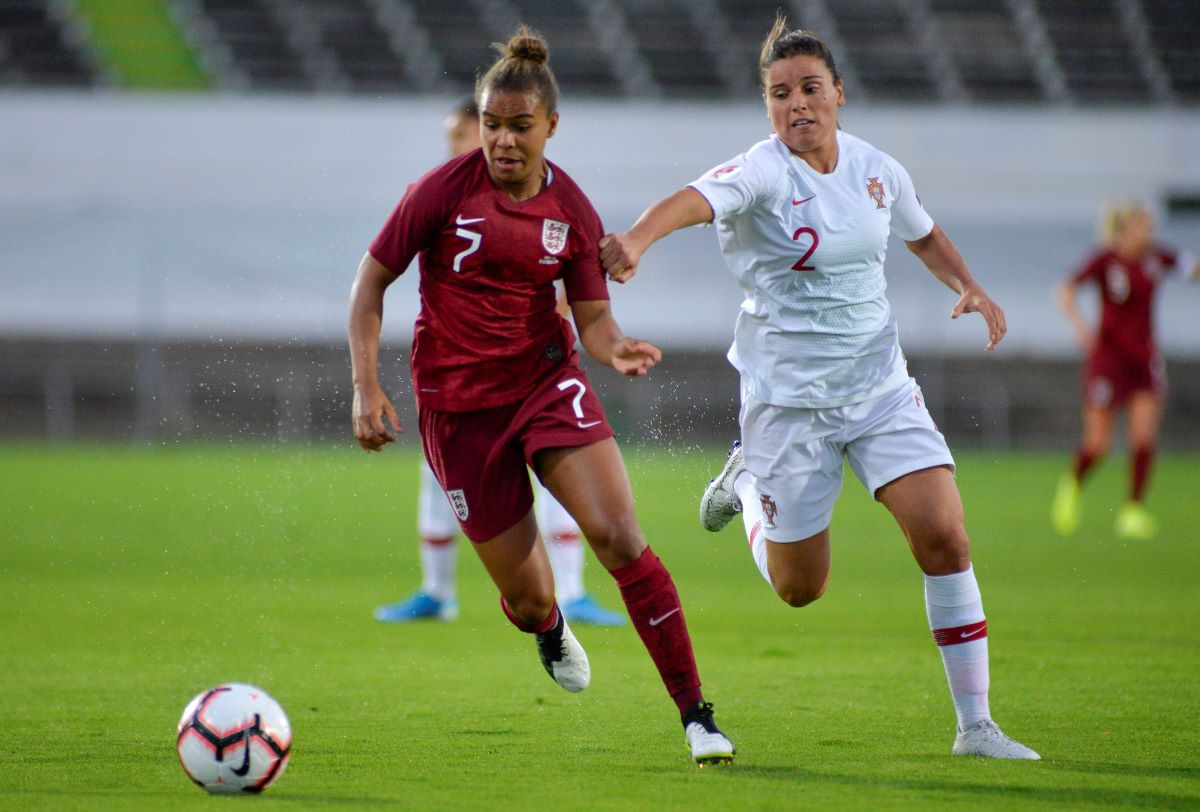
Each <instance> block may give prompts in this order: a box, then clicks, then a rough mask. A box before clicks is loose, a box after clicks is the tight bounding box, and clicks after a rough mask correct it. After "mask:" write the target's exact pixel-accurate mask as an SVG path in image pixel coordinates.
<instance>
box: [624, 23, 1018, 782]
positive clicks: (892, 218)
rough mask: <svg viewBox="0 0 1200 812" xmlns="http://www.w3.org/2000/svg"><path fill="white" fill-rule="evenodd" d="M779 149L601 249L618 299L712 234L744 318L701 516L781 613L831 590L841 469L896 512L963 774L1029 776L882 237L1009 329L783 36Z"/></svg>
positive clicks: (774, 81) (971, 308) (810, 56)
mask: <svg viewBox="0 0 1200 812" xmlns="http://www.w3.org/2000/svg"><path fill="white" fill-rule="evenodd" d="M760 67H761V78H762V85H763V97H764V99H765V101H766V106H767V115H768V118H769V119H770V121H771V124H772V126H773V128H774V135H772V136H771V137H770V138H768V139H767V140H765V141H762V142H760V143H758V144H755V145H754V146H753V147H751V148H750V150H749V151H747V152H746V153H744V154H742V155H739V156H737V157H735V158H733V159H731V160H729V161H726V162H724V163H722V164H719V165H718V166H717V167H715V168H714V169H713V170H712V171H710V172H708V173H706V174H705V175H704V176H702V177H701V178H700V179H698V180H697V181H695V182H694V183H692V184H690V185H689V186H688V187H686V188H684V189H682V190H681V191H678V192H676V193H675V194H673V195H671V196H669V197H666V198H664V199H662V200H660V201H658V202H657V203H655V204H654V205H652V206H651V207H650V208H649V209H647V210H646V212H645V213H643V214H642V216H641V217H640V218H639V219H638V221H637V222H636V223H635V224H634V225H633V227H632V228H631V229H630V230H629V231H628V232H627V233H624V234H611V235H609V236H608V237H606V238H605V239H604V240H603V241H602V242H601V246H602V251H601V259H602V261H603V262H604V266H605V270H607V271H608V273H609V274H610V276H611V277H612V278H613V279H615V280H616V281H619V282H623V281H626V280H628V279H629V278H631V277H632V276H633V274H634V272H635V271H636V268H637V264H638V260H639V259H640V258H641V256H642V254H643V253H644V252H645V251H646V250H647V249H648V248H649V247H650V245H652V244H653V243H654V242H655V241H656V240H658V239H660V238H662V237H664V236H666V235H667V234H669V233H671V232H672V231H675V230H676V229H679V228H683V227H685V226H690V225H696V224H700V223H710V222H712V223H716V225H717V236H718V239H719V241H720V245H721V251H722V253H723V254H724V256H725V261H726V263H727V264H728V265H729V268H730V270H731V271H733V273H734V275H735V276H736V277H737V279H738V282H739V284H740V285H741V288H742V293H743V296H744V299H743V301H742V308H741V313H740V315H739V316H738V320H737V326H736V327H735V331H734V336H735V337H734V342H733V347H732V348H731V349H730V351H729V359H730V361H731V362H732V363H733V365H734V366H735V367H736V368H737V369H738V370H739V372H740V373H741V380H742V383H741V389H742V406H741V414H740V422H741V429H742V431H741V433H742V443H743V444H744V445H743V446H739V445H738V444H735V445H734V449H733V450H732V452H731V453H730V456H729V459H728V460H727V462H726V465H725V468H724V469H723V470H722V471H721V473H720V475H719V476H718V477H717V478H716V479H715V480H713V482H712V483H711V484H710V485H709V488H708V490H707V491H706V492H705V494H704V497H703V499H702V501H701V518H702V521H703V522H704V524H705V526H706V527H707V528H708V529H710V530H719V529H721V528H723V527H724V526H725V525H726V524H727V523H728V522H729V521H730V520H731V519H732V518H733V516H735V515H736V514H737V513H738V512H739V511H740V512H742V514H743V518H744V521H745V527H746V532H747V534H748V535H749V538H750V543H751V549H752V551H753V556H754V561H755V563H756V564H757V566H758V569H759V571H760V572H761V573H762V575H763V577H764V578H766V579H767V581H768V582H769V583H770V584H771V585H772V586H773V587H774V589H775V591H776V592H777V593H778V594H779V596H780V597H781V598H782V599H783V600H784V601H785V602H787V603H788V604H789V605H791V606H804V605H806V604H808V603H811V602H812V601H814V600H816V599H817V598H819V597H820V596H821V595H822V593H824V591H825V587H826V584H827V582H828V579H829V567H830V550H829V523H830V519H831V517H832V514H833V507H834V502H835V501H836V500H837V496H838V492H839V491H840V489H841V483H842V460H843V457H848V458H849V460H850V465H851V467H852V468H853V469H854V472H855V474H856V475H857V476H858V478H859V479H860V480H861V481H862V482H863V484H864V485H865V486H866V487H867V489H868V490H869V491H870V492H871V493H872V494H873V495H874V496H875V498H876V499H877V500H878V501H880V502H882V503H883V505H884V506H885V507H886V508H887V509H888V510H889V511H891V513H892V515H893V516H894V517H895V519H896V521H897V523H898V524H899V525H900V528H901V530H903V532H904V535H905V537H906V538H907V539H908V543H909V546H910V547H911V549H912V552H913V555H914V557H915V558H916V560H917V563H918V565H919V566H920V567H921V570H922V571H923V572H924V573H925V603H926V608H927V610H928V616H929V623H930V628H931V630H932V631H933V637H934V640H935V641H936V642H937V644H938V647H939V650H940V652H941V655H942V659H943V662H944V665H945V670H946V675H947V677H948V680H949V684H950V691H951V694H952V696H953V699H954V706H955V709H956V712H957V717H958V732H957V736H956V738H955V742H954V746H953V752H954V754H955V755H977V756H989V757H993V758H1016V759H1037V758H1038V754H1037V753H1035V752H1034V751H1033V750H1031V749H1029V748H1028V747H1025V746H1024V745H1022V744H1019V743H1018V742H1016V741H1013V740H1012V739H1011V738H1009V737H1008V736H1006V735H1004V733H1002V732H1001V730H1000V728H999V727H997V725H996V724H995V722H993V721H992V718H991V713H990V710H989V706H988V683H989V675H988V641H987V621H986V619H985V617H984V613H983V603H982V599H981V597H980V593H979V587H978V585H977V584H976V581H975V574H974V571H973V570H972V567H971V559H970V550H969V541H968V538H967V533H966V530H965V528H964V526H963V509H962V503H961V501H960V499H959V495H958V490H957V487H956V486H955V483H954V476H953V471H954V460H953V458H952V457H951V455H950V451H949V449H948V448H947V446H946V442H945V440H944V439H943V437H942V435H941V434H940V433H939V432H938V430H937V429H936V428H935V427H934V424H933V421H932V419H931V418H930V415H929V412H928V411H927V410H926V408H925V405H924V402H923V400H922V397H921V390H920V388H919V387H918V386H917V384H916V382H915V381H914V380H913V379H912V378H911V377H909V375H908V370H907V367H906V365H905V361H904V356H903V355H902V354H901V352H900V346H899V343H898V340H897V331H896V322H895V319H894V318H893V317H892V314H891V308H890V306H889V305H888V301H887V299H886V298H885V297H884V289H885V287H886V284H885V281H884V275H883V260H884V253H885V251H886V248H887V240H888V233H889V230H890V231H891V232H893V233H895V234H896V235H897V236H898V237H900V238H901V239H903V240H904V241H905V243H906V245H907V246H908V248H909V250H911V251H912V252H913V253H914V254H916V255H917V257H919V258H920V259H921V261H922V262H923V263H924V264H925V265H926V266H927V267H928V268H929V270H930V271H931V272H932V273H933V274H934V276H936V277H937V278H938V279H939V280H941V281H942V282H943V283H944V284H945V285H946V286H947V287H949V288H950V289H951V290H953V291H954V292H955V293H957V294H959V299H958V302H957V304H955V305H954V308H953V310H952V311H951V314H950V315H951V318H958V317H959V316H960V315H962V314H963V313H976V312H977V313H980V314H982V316H983V318H984V320H985V322H986V324H987V331H988V342H987V349H989V350H991V349H993V348H994V347H995V346H996V344H997V343H999V341H1000V340H1001V339H1002V338H1003V337H1004V333H1005V330H1006V325H1005V318H1004V312H1003V311H1002V310H1001V309H1000V307H999V306H998V305H997V304H996V303H995V302H994V301H992V300H991V299H990V298H989V297H988V295H987V294H986V293H985V292H984V290H983V288H982V287H981V286H980V285H979V283H978V282H976V281H975V279H974V278H973V277H972V275H971V272H970V270H969V269H968V268H967V265H966V263H965V262H964V261H963V259H962V257H961V256H960V255H959V253H958V251H957V249H956V248H955V247H954V244H953V243H951V241H950V239H949V238H948V237H947V236H946V234H945V232H943V231H942V230H941V229H940V228H939V227H938V226H937V225H935V224H934V222H933V220H932V219H930V217H929V215H928V214H926V212H925V210H924V209H923V208H922V206H921V203H920V202H919V201H918V199H917V196H916V193H915V191H914V189H913V184H912V181H911V180H910V179H909V176H908V173H907V172H906V171H905V170H904V167H902V166H901V165H900V164H899V163H897V162H896V161H895V160H894V159H893V158H892V157H890V156H889V155H886V154H885V153H883V152H880V151H879V150H878V149H876V148H875V147H873V146H871V145H870V144H868V143H867V142H865V141H863V140H861V139H859V138H856V137H854V136H852V135H849V134H848V133H845V132H842V131H840V130H839V128H838V107H840V106H842V105H843V104H844V103H845V98H844V94H843V89H842V81H841V77H840V76H839V74H838V70H837V67H836V64H835V62H834V58H833V55H832V53H830V51H829V48H828V46H826V44H825V43H824V42H823V41H822V40H821V39H820V37H818V36H817V35H815V34H812V33H810V32H807V31H789V30H788V29H787V26H786V21H785V20H784V19H783V17H782V16H780V17H779V18H778V19H777V20H776V23H775V26H774V28H773V29H772V30H771V33H770V35H769V36H768V37H767V40H766V42H765V43H764V45H763V49H762V53H761V59H760Z"/></svg>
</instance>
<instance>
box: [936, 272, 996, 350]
mask: <svg viewBox="0 0 1200 812" xmlns="http://www.w3.org/2000/svg"><path fill="white" fill-rule="evenodd" d="M963 313H979V314H980V315H982V316H983V320H984V321H985V322H987V328H988V344H987V347H986V348H985V349H987V350H989V351H990V350H994V349H996V345H997V344H999V343H1000V340H1001V339H1002V338H1004V334H1005V333H1007V332H1008V321H1007V319H1005V318H1004V311H1003V310H1002V309H1001V308H1000V305H998V304H996V302H995V301H994V300H993V299H992V297H990V296H988V295H987V293H986V292H985V291H984V289H983V288H981V287H979V286H978V285H973V286H971V287H968V288H967V289H966V290H964V291H963V293H962V296H960V297H959V299H958V304H956V305H954V309H953V310H951V311H950V318H952V319H957V318H958V317H959V316H961V315H962V314H963Z"/></svg>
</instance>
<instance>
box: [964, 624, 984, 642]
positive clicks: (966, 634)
mask: <svg viewBox="0 0 1200 812" xmlns="http://www.w3.org/2000/svg"><path fill="white" fill-rule="evenodd" d="M985 629H987V626H984V627H982V628H979V629H975V630H974V631H969V632H962V633H960V634H959V635H958V637H959V639H960V640H966V639H967V638H968V637H974V636H975V635H977V634H979V633H980V632H982V631H984V630H985Z"/></svg>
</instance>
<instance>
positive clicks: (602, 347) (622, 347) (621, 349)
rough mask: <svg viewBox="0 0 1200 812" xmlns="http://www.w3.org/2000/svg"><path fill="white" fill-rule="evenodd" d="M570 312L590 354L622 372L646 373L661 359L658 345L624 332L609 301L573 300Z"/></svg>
mask: <svg viewBox="0 0 1200 812" xmlns="http://www.w3.org/2000/svg"><path fill="white" fill-rule="evenodd" d="M571 314H572V316H574V318H575V329H576V331H578V333H579V341H580V343H582V344H583V348H584V349H585V350H587V353H588V355H590V356H592V357H593V358H595V359H596V360H597V361H599V362H600V363H602V364H608V365H609V366H610V367H612V368H613V369H615V370H616V371H617V372H620V373H621V374H622V375H630V376H639V375H645V374H646V373H648V372H649V371H650V370H651V369H653V368H654V365H655V364H657V363H658V362H659V361H661V360H662V350H660V349H659V348H658V347H656V346H654V345H653V344H651V343H650V342H649V341H640V340H638V339H636V338H629V337H628V336H626V335H625V334H624V333H622V332H621V328H620V327H618V326H617V322H616V320H615V319H613V316H612V309H611V308H610V307H609V303H608V302H607V301H603V300H600V301H591V302H571Z"/></svg>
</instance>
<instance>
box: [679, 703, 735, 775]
mask: <svg viewBox="0 0 1200 812" xmlns="http://www.w3.org/2000/svg"><path fill="white" fill-rule="evenodd" d="M683 738H684V741H686V742H687V745H688V747H689V748H690V749H691V751H692V760H693V761H695V762H696V764H697V765H699V766H700V767H704V766H707V765H709V764H732V763H733V754H734V753H736V752H737V749H736V748H735V747H734V746H733V742H731V741H730V740H729V738H728V737H727V736H726V735H725V734H724V733H722V732H721V731H720V729H719V728H718V727H717V723H716V722H714V721H713V706H712V703H711V702H697V703H696V704H695V705H694V706H693V707H692V709H691V710H689V711H688V712H687V713H686V714H684V716H683Z"/></svg>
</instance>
